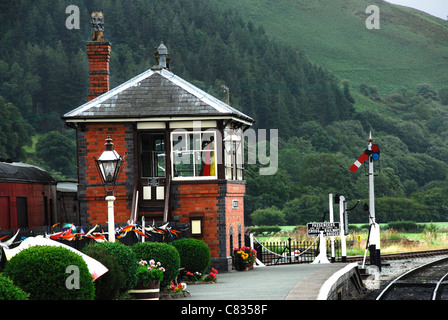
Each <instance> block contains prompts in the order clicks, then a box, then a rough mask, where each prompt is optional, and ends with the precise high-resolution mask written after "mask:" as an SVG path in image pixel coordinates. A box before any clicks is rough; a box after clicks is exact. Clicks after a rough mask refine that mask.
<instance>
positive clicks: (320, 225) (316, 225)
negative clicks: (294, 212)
mask: <svg viewBox="0 0 448 320" xmlns="http://www.w3.org/2000/svg"><path fill="white" fill-rule="evenodd" d="M307 229H308V236H311V237H317V236H319V234H320V232H321V231H322V232H323V235H324V236H325V237H337V236H339V222H311V223H308V224H307Z"/></svg>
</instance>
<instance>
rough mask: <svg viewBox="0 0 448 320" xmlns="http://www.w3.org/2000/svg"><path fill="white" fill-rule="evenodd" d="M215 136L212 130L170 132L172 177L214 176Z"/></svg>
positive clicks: (215, 169)
mask: <svg viewBox="0 0 448 320" xmlns="http://www.w3.org/2000/svg"><path fill="white" fill-rule="evenodd" d="M215 138H216V133H215V132H214V131H206V132H202V131H201V132H186V131H182V132H173V133H171V141H172V148H171V150H172V157H171V159H172V166H173V176H174V178H180V179H181V178H192V177H194V178H208V179H210V178H216V175H217V167H216V161H215Z"/></svg>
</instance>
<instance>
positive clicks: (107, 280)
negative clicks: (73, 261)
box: [82, 243, 126, 300]
mask: <svg viewBox="0 0 448 320" xmlns="http://www.w3.org/2000/svg"><path fill="white" fill-rule="evenodd" d="M82 252H83V253H85V254H86V255H88V256H90V257H92V258H93V259H95V260H97V261H99V262H101V263H102V264H103V265H104V266H105V267H106V268H107V269H109V271H108V272H106V273H105V274H103V275H102V276H101V277H99V278H98V279H96V280H95V300H115V299H117V298H119V296H120V293H122V292H123V291H125V290H126V276H125V274H124V271H123V268H122V267H121V265H120V264H119V263H118V260H117V258H116V257H115V256H114V255H112V254H111V253H109V251H108V250H107V249H106V248H105V247H104V246H96V245H95V244H94V243H90V244H88V245H87V246H85V247H84V249H83V250H82Z"/></svg>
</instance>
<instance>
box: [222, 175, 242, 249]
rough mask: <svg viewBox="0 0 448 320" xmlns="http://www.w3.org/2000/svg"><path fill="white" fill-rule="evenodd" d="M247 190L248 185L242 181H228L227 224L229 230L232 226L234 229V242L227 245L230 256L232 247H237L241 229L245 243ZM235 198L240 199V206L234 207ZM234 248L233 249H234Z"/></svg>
mask: <svg viewBox="0 0 448 320" xmlns="http://www.w3.org/2000/svg"><path fill="white" fill-rule="evenodd" d="M245 192H246V185H244V184H241V183H228V184H227V196H226V224H227V230H229V229H230V227H232V230H233V244H229V245H228V246H227V249H228V250H227V252H226V254H227V255H228V256H229V255H231V254H233V252H230V250H231V249H230V248H237V247H239V246H240V244H239V243H238V231H239V230H240V231H241V245H244V193H245ZM233 200H238V208H237V209H233V203H232V201H233ZM232 250H233V249H232Z"/></svg>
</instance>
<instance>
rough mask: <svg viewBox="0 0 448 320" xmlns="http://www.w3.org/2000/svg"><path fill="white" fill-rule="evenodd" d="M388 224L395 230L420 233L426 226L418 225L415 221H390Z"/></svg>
mask: <svg viewBox="0 0 448 320" xmlns="http://www.w3.org/2000/svg"><path fill="white" fill-rule="evenodd" d="M387 225H388V226H389V228H392V229H394V230H397V231H400V232H410V233H419V232H422V231H423V229H424V228H425V226H422V225H418V224H417V222H415V221H392V222H388V223H387Z"/></svg>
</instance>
